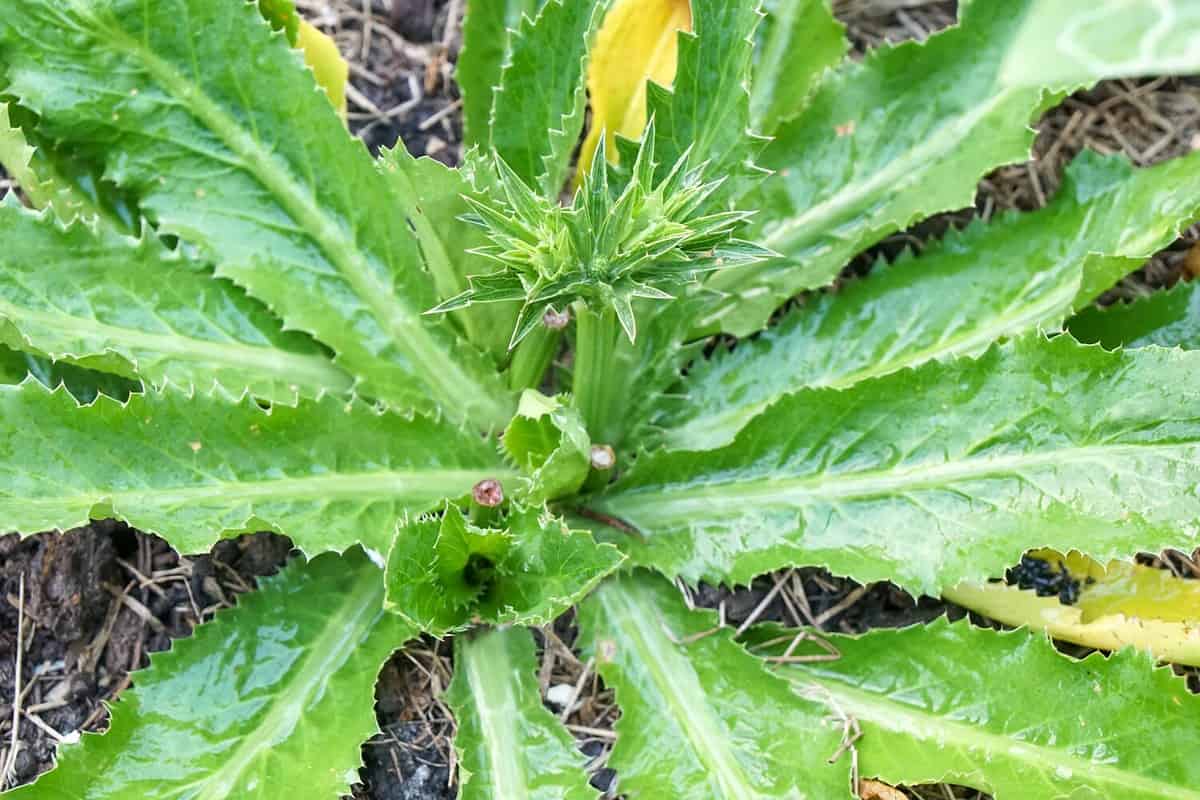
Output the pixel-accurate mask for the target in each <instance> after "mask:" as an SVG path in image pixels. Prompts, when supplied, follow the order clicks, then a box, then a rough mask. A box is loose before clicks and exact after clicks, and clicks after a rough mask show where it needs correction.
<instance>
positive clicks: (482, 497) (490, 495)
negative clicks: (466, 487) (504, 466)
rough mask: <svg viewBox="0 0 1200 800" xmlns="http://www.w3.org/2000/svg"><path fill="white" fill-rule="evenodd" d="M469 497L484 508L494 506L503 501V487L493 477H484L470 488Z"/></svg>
mask: <svg viewBox="0 0 1200 800" xmlns="http://www.w3.org/2000/svg"><path fill="white" fill-rule="evenodd" d="M471 497H472V498H474V499H475V502H476V503H478V504H479V505H481V506H484V507H486V508H495V507H496V506H498V505H500V504H501V503H503V502H504V487H502V486H501V485H500V481H498V480H496V479H495V478H484V479H483V480H481V481H480V482H479V483H477V484H475V486H474V487H473V488H472V489H471Z"/></svg>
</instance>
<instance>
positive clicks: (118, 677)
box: [0, 0, 1200, 800]
mask: <svg viewBox="0 0 1200 800" xmlns="http://www.w3.org/2000/svg"><path fill="white" fill-rule="evenodd" d="M299 5H300V7H301V9H302V10H303V11H304V12H305V13H306V14H307V15H308V16H309V18H310V19H312V20H313V21H314V22H315V23H316V24H318V25H319V26H320V27H322V28H323V29H324V30H326V31H328V32H330V33H331V34H332V35H334V37H335V38H336V40H337V42H338V44H339V47H340V49H341V51H342V52H343V53H344V54H346V55H347V57H348V58H349V59H350V61H351V63H352V75H351V78H352V90H351V92H350V96H349V104H350V108H349V122H350V126H351V129H352V130H353V131H354V132H355V133H356V134H357V135H359V136H361V137H362V138H363V139H364V141H365V142H366V143H367V144H368V146H369V147H370V148H371V149H372V151H378V150H379V149H380V148H384V147H392V146H394V145H395V144H396V142H397V141H401V140H402V141H403V142H404V143H405V144H406V145H407V147H408V149H409V150H410V151H412V152H413V153H414V154H417V155H429V156H432V157H434V158H437V159H439V160H441V161H443V162H444V163H447V164H455V163H457V162H458V160H459V159H460V158H461V149H462V144H461V142H462V122H461V113H460V101H459V95H458V89H457V87H456V85H455V84H454V82H453V79H452V76H453V68H454V62H455V60H456V59H457V56H458V50H459V48H460V46H461V33H460V25H459V23H460V20H461V16H462V10H463V6H464V2H463V1H462V0H390V2H389V1H388V0H372V1H371V2H370V3H368V5H367V8H369V10H370V13H369V14H368V15H364V5H363V3H362V2H360V1H359V0H329V1H328V2H319V3H318V2H304V0H302V1H301V2H300V3H299ZM834 7H835V10H836V12H837V13H838V15H839V16H840V17H841V18H842V19H843V21H845V22H846V23H847V24H848V25H849V28H850V34H851V38H852V41H853V45H854V53H855V54H856V55H861V54H862V53H863V52H865V51H866V50H867V49H869V48H870V47H875V46H878V45H880V44H881V43H884V42H895V41H899V40H903V39H910V38H922V39H923V38H925V37H927V36H928V35H929V34H930V33H932V32H934V31H936V30H939V29H941V28H943V27H945V26H946V25H948V24H951V23H952V22H953V20H954V16H955V12H956V3H955V2H945V1H942V2H918V1H917V0H835V2H834ZM1038 131H1039V133H1038V138H1037V142H1036V145H1035V155H1036V157H1035V159H1034V160H1032V161H1031V162H1029V163H1028V164H1020V165H1015V166H1011V167H1005V168H1002V169H999V170H997V171H996V172H994V173H992V174H991V175H989V176H987V178H985V179H984V180H983V181H982V182H981V183H980V186H979V193H978V197H977V201H976V204H975V207H974V208H973V209H967V210H965V211H962V212H956V213H952V214H942V215H938V216H936V217H934V218H932V219H930V220H927V221H924V222H922V223H921V224H919V225H918V226H916V227H915V228H914V229H912V230H910V231H905V232H903V233H899V234H896V235H894V236H891V237H889V238H888V239H887V240H885V241H884V242H881V243H880V244H879V245H877V246H876V247H874V248H871V250H870V251H868V252H867V253H865V254H864V255H862V256H860V257H859V258H857V259H855V261H854V262H853V263H852V264H851V265H850V266H849V267H848V268H847V271H846V273H845V274H844V276H843V279H844V280H853V279H855V278H856V277H858V276H861V275H863V274H865V273H866V272H868V271H869V270H870V268H871V266H872V265H873V264H874V263H875V260H876V259H877V258H878V257H879V256H883V257H886V258H894V257H895V256H896V255H898V253H899V252H900V251H901V250H902V249H903V248H905V247H913V248H915V249H918V250H919V249H920V248H921V247H922V246H923V244H924V243H925V242H927V241H929V240H930V239H932V238H936V237H939V236H941V235H942V234H943V233H944V232H945V231H946V230H947V228H948V227H949V226H951V225H955V226H958V225H962V224H965V222H966V221H967V220H969V219H970V218H971V217H972V216H975V215H982V216H985V217H986V216H990V215H991V214H993V213H995V212H996V211H997V210H999V209H1006V208H1021V209H1032V208H1036V207H1039V206H1041V205H1043V204H1044V203H1045V202H1046V198H1047V197H1049V196H1052V195H1053V192H1054V191H1055V189H1056V187H1057V185H1058V182H1059V180H1060V176H1061V171H1062V168H1063V166H1064V164H1065V163H1066V162H1067V161H1069V159H1070V157H1071V156H1073V155H1074V154H1075V153H1077V152H1078V151H1079V150H1080V149H1082V148H1083V147H1085V146H1086V147H1092V148H1094V149H1098V150H1101V151H1104V152H1124V153H1126V154H1127V155H1128V156H1129V157H1130V158H1131V159H1133V160H1134V162H1135V163H1137V164H1140V165H1145V164H1149V163H1153V162H1156V161H1159V160H1163V159H1166V158H1171V157H1175V156H1177V155H1181V154H1183V153H1185V152H1188V151H1190V150H1192V149H1196V148H1197V147H1200V80H1197V79H1154V80H1139V81H1113V82H1106V83H1104V84H1101V85H1100V86H1099V87H1097V88H1096V89H1095V90H1093V91H1091V92H1086V93H1080V94H1078V95H1076V96H1075V97H1072V98H1070V99H1068V100H1067V102H1066V103H1065V104H1064V105H1063V106H1061V107H1060V108H1057V109H1054V110H1053V111H1051V112H1049V113H1048V114H1047V115H1046V117H1045V118H1044V119H1043V120H1041V121H1040V123H1039V125H1038ZM3 180H4V177H3V175H0V181H3ZM1197 233H1198V232H1197V230H1196V229H1192V230H1190V231H1188V232H1187V234H1186V235H1185V236H1184V237H1182V238H1181V239H1180V240H1179V241H1178V242H1176V243H1175V244H1173V245H1172V246H1171V247H1169V248H1167V249H1166V250H1165V251H1164V252H1163V253H1161V254H1159V255H1158V256H1156V257H1155V258H1154V259H1152V260H1151V261H1150V263H1149V264H1148V265H1147V266H1146V267H1145V268H1144V269H1143V270H1141V271H1140V272H1139V273H1138V274H1137V275H1135V276H1133V277H1131V278H1130V279H1129V280H1127V281H1126V282H1124V283H1123V284H1122V286H1121V287H1119V288H1118V289H1116V290H1114V291H1113V292H1112V293H1110V294H1109V295H1108V297H1107V298H1106V300H1112V299H1116V298H1119V297H1127V296H1133V295H1137V294H1140V293H1144V292H1146V291H1149V290H1151V289H1153V288H1156V287H1161V286H1164V285H1169V284H1171V283H1173V282H1174V281H1176V280H1178V279H1179V278H1180V277H1181V276H1182V275H1185V274H1187V273H1188V272H1189V270H1190V269H1191V267H1190V266H1189V265H1191V264H1196V263H1200V258H1198V257H1197V256H1196V251H1193V249H1192V248H1193V245H1194V243H1195V242H1196V241H1197V239H1198V238H1200V236H1197ZM1189 254H1190V255H1189ZM290 552H291V545H290V542H289V541H288V540H287V539H285V538H283V537H279V536H274V535H270V534H259V535H254V536H244V537H240V538H238V539H235V540H229V541H225V542H221V543H220V544H218V545H217V546H216V547H214V548H213V550H212V552H210V553H208V554H203V555H197V556H187V557H181V556H179V555H178V554H176V553H175V552H174V551H173V550H171V549H170V548H169V547H168V546H167V545H166V544H165V543H164V542H163V541H161V540H160V539H158V538H156V537H153V536H147V535H144V534H142V533H139V532H137V531H134V530H132V529H130V528H128V527H126V526H124V525H121V524H119V523H115V522H111V521H104V522H96V523H93V524H92V525H89V526H87V527H84V528H81V529H78V530H76V531H72V532H70V533H69V534H66V535H58V534H40V535H37V536H31V537H28V538H26V539H24V540H20V539H18V538H17V537H16V535H8V536H3V537H0V590H2V592H3V595H4V597H3V600H2V601H0V703H5V702H6V701H5V700H4V698H9V702H10V701H11V697H12V686H13V677H14V676H13V662H14V654H15V650H16V638H17V618H18V613H17V609H18V607H19V606H20V593H21V584H22V582H23V583H24V615H23V624H24V630H25V642H24V647H23V648H22V650H23V661H24V668H23V670H22V679H23V680H22V683H23V685H26V686H28V687H29V688H28V694H27V695H26V696H25V699H24V706H25V708H26V710H27V711H28V712H29V714H30V715H31V716H34V717H36V718H37V720H38V721H39V722H40V723H42V725H38V724H37V723H33V724H24V725H22V727H21V730H20V740H21V743H22V747H21V751H20V753H19V755H18V757H17V761H16V775H15V778H16V780H17V782H24V781H28V780H30V779H31V778H32V777H34V776H35V775H36V774H37V773H39V772H41V771H43V770H45V769H48V768H49V767H50V766H51V764H52V758H53V752H54V745H55V742H56V741H57V739H59V738H62V737H67V738H70V737H71V736H72V735H73V732H75V731H79V730H101V729H103V728H104V727H105V725H106V724H107V712H106V710H105V708H104V706H103V705H102V701H103V700H106V699H110V698H112V697H113V696H115V695H116V694H117V693H118V692H120V691H121V690H122V689H123V688H125V687H126V686H128V685H129V683H130V671H131V670H133V669H137V668H138V667H141V666H144V665H145V664H146V663H147V653H149V652H153V651H155V650H161V649H164V648H166V647H169V646H170V642H171V640H172V639H173V638H177V637H180V636H186V635H188V634H189V633H190V632H191V630H192V628H193V627H194V626H195V625H196V624H198V623H199V622H202V621H205V620H207V619H209V618H210V617H211V616H212V615H213V614H214V613H216V612H217V611H218V610H220V609H222V608H227V607H230V606H231V605H232V604H233V603H235V602H236V597H237V595H238V594H240V593H242V592H245V591H249V590H252V589H253V586H254V583H255V579H256V578H257V577H259V576H263V575H268V574H271V573H273V572H274V571H276V570H278V569H279V567H280V566H281V565H282V564H283V563H284V562H285V561H286V560H287V558H288V556H289V554H290ZM1146 560H1148V561H1150V560H1153V559H1150V558H1149V557H1147V559H1146ZM1156 563H1158V565H1159V566H1163V567H1164V568H1171V569H1174V570H1176V571H1177V572H1178V573H1180V574H1192V575H1194V576H1200V567H1197V566H1196V563H1197V562H1196V559H1194V558H1193V559H1188V558H1186V557H1184V556H1181V555H1179V554H1169V555H1166V556H1164V557H1163V558H1162V559H1161V560H1158V561H1156ZM1189 565H1190V566H1189ZM998 577H999V576H998ZM22 579H23V580H22ZM693 600H694V601H695V602H696V603H697V604H699V605H703V606H707V607H712V608H717V607H720V606H722V605H723V606H724V611H725V615H726V619H727V620H728V621H730V622H732V623H735V624H740V623H742V622H744V621H746V620H747V619H755V620H763V621H765V620H780V621H784V622H787V623H790V624H815V625H816V626H817V627H819V628H822V629H824V630H829V631H843V632H859V631H863V630H867V629H869V628H875V627H888V626H899V625H906V624H911V623H914V622H920V621H926V620H929V619H932V618H934V617H936V616H938V615H939V614H942V613H950V614H951V615H954V616H959V615H961V614H963V613H964V612H963V611H962V610H961V609H957V608H954V607H952V606H948V605H947V604H944V603H942V602H941V601H939V600H936V599H932V598H920V599H919V600H914V599H913V598H912V597H910V596H909V595H908V594H906V593H905V592H903V591H901V590H899V589H897V588H895V587H894V586H891V585H889V584H877V585H873V586H869V587H862V586H859V585H858V584H855V583H854V582H852V581H847V580H844V579H839V578H835V577H833V576H830V575H829V574H828V573H825V572H824V571H822V570H817V569H795V570H786V571H783V572H780V573H778V574H776V575H770V576H764V577H763V578H760V579H758V580H756V581H755V582H754V583H753V585H752V586H751V587H748V588H744V589H740V590H738V591H729V590H727V589H723V588H714V587H709V586H701V587H699V588H698V589H696V590H695V591H694V593H693ZM979 621H980V622H985V621H983V620H979ZM537 635H538V636H539V639H540V642H541V644H542V645H543V646H542V666H541V672H540V675H539V678H540V681H541V684H542V689H543V692H544V691H545V690H546V689H548V688H549V687H550V686H552V685H556V684H560V683H569V684H570V685H575V684H576V683H577V682H579V681H580V680H581V679H582V680H583V685H584V687H585V690H584V692H583V693H582V694H581V698H580V703H579V706H578V707H577V708H576V709H574V710H573V711H572V713H571V714H570V715H569V717H568V720H567V722H568V724H569V725H570V726H571V729H572V731H573V732H574V733H575V735H576V737H577V739H578V741H579V743H580V747H581V749H582V750H583V751H584V752H585V753H586V754H587V755H588V756H589V757H590V758H591V759H592V762H591V767H590V769H591V771H592V776H593V784H594V785H595V786H597V787H598V788H600V789H601V790H604V791H605V792H606V796H613V795H612V785H611V784H612V779H613V775H612V772H611V771H610V770H607V769H605V768H604V767H603V761H604V756H605V754H606V752H607V749H608V748H609V747H610V746H611V744H612V740H613V737H612V734H611V730H612V725H613V723H614V722H615V720H616V719H617V717H618V716H619V710H618V709H617V707H616V705H615V703H614V701H613V698H612V693H611V692H610V691H609V690H607V689H605V687H604V686H603V684H602V682H601V681H599V679H598V678H597V677H596V676H595V675H594V673H590V672H588V674H587V675H584V672H585V670H586V667H585V665H584V664H583V663H582V662H581V661H580V659H579V658H578V656H577V654H576V652H575V651H574V650H573V647H572V645H573V643H574V639H575V635H576V631H575V628H574V623H573V617H572V615H571V614H568V615H566V616H565V617H564V618H563V619H561V620H559V621H558V622H557V623H556V624H555V625H554V626H553V627H552V628H551V629H548V630H546V631H541V632H538V634H537ZM451 669H452V664H451V659H450V648H449V646H448V645H447V644H445V643H437V642H433V641H423V642H420V643H418V644H417V645H413V646H410V647H408V648H406V649H405V650H404V651H403V652H399V653H397V654H395V655H394V656H393V658H392V659H391V660H390V661H389V662H388V664H387V665H386V666H385V667H384V669H383V670H382V672H381V674H380V677H379V682H378V685H377V688H376V700H377V712H378V717H379V723H380V728H381V731H382V732H381V733H380V734H378V735H376V736H375V737H373V738H372V739H371V740H370V741H369V742H367V743H366V744H365V745H364V747H363V759H364V763H365V766H364V768H363V769H362V771H361V773H360V778H361V783H360V784H358V785H357V786H355V787H354V790H353V798H354V800H434V799H435V798H437V799H438V800H441V799H442V798H446V799H448V798H452V797H453V796H454V789H455V781H456V765H455V761H454V756H453V749H452V747H451V737H452V735H453V730H454V726H453V721H452V718H451V715H450V714H449V712H448V710H447V709H446V707H445V706H444V705H443V704H442V702H441V700H440V695H441V693H442V691H443V690H444V689H445V687H446V685H447V684H448V683H449V680H450V675H451ZM1193 682H1194V685H1195V677H1194V676H1193ZM1197 688H1200V687H1197ZM552 708H553V707H552ZM553 710H554V711H556V712H557V711H559V709H557V708H553ZM10 716H11V707H10V706H8V705H5V704H0V753H2V752H3V747H4V743H6V742H7V735H8V719H9V718H10ZM905 791H906V793H908V794H909V796H911V797H922V798H930V800H933V799H934V798H936V799H937V800H946V798H948V797H949V798H955V797H957V798H971V800H982V798H983V797H984V796H983V795H981V794H978V793H976V792H973V791H970V790H965V789H960V788H958V787H949V786H942V785H938V786H929V787H915V788H913V789H905Z"/></svg>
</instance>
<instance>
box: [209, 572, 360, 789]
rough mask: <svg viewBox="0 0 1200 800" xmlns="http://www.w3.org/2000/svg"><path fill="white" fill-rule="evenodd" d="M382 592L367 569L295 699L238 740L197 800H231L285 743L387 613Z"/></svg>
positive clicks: (321, 642) (307, 663)
mask: <svg viewBox="0 0 1200 800" xmlns="http://www.w3.org/2000/svg"><path fill="white" fill-rule="evenodd" d="M383 592H384V586H383V577H382V575H381V574H380V572H379V570H378V569H376V568H375V567H374V566H372V565H370V564H365V565H364V566H363V567H362V568H361V576H360V577H359V578H358V580H357V581H356V583H355V586H354V589H353V590H352V591H351V592H349V593H347V594H344V595H342V597H343V598H344V601H343V604H342V608H341V609H339V611H338V612H337V613H336V614H334V615H332V616H330V617H329V619H328V621H327V622H326V624H325V626H324V627H325V630H324V631H323V632H322V633H321V635H320V636H319V637H318V638H317V640H316V641H315V642H313V643H312V645H311V646H310V647H309V649H308V654H307V655H306V656H305V657H304V659H303V661H302V662H301V666H300V669H299V671H298V672H297V673H296V676H295V678H294V679H293V680H292V681H289V682H288V683H289V685H292V686H294V687H295V688H294V690H293V691H292V692H290V694H292V695H293V698H292V699H291V700H290V701H284V702H276V703H274V704H273V705H272V708H271V710H270V711H269V712H268V713H267V714H266V716H264V717H263V718H262V721H261V722H260V723H259V724H258V725H257V726H255V729H254V730H252V731H247V732H246V733H245V735H243V736H242V737H240V738H239V739H238V741H237V745H236V746H235V747H234V748H233V750H232V751H230V752H228V753H225V754H224V760H223V762H222V764H221V766H220V767H219V768H218V769H217V770H216V771H215V772H213V774H212V776H211V777H209V778H208V779H207V780H206V781H205V784H204V787H203V789H202V790H201V791H200V793H199V794H197V795H196V796H195V800H225V798H228V797H231V796H233V792H234V790H235V789H236V788H237V786H238V785H239V784H238V781H239V780H240V779H241V777H242V775H243V774H244V773H245V771H246V768H247V767H248V766H249V765H250V764H251V763H252V762H253V761H254V760H255V758H256V757H257V756H259V755H260V754H261V753H262V751H263V750H266V749H268V748H271V747H274V746H275V745H277V744H278V743H279V742H281V741H283V740H284V739H286V737H287V736H288V734H289V733H290V732H291V731H292V730H293V729H294V728H295V726H296V723H297V722H298V721H299V719H300V717H301V715H302V714H303V713H304V711H305V709H306V708H307V707H308V705H309V701H310V700H311V699H312V698H313V697H314V696H315V695H317V694H318V693H320V691H321V690H322V687H323V686H324V685H325V684H326V683H328V682H329V681H330V680H332V679H333V677H334V675H335V674H336V673H337V671H338V670H339V669H340V668H341V667H342V666H343V665H344V664H345V663H346V661H348V660H349V659H350V657H351V656H352V655H353V654H354V651H355V648H356V646H357V645H358V644H359V643H360V642H361V641H362V640H363V639H364V638H365V637H366V636H367V634H368V633H369V631H370V628H371V626H373V625H374V623H375V621H376V620H377V619H378V618H379V616H380V615H381V614H383V613H384V612H383ZM326 599H327V600H329V599H333V598H326Z"/></svg>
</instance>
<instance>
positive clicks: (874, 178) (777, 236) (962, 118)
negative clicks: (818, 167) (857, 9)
mask: <svg viewBox="0 0 1200 800" xmlns="http://www.w3.org/2000/svg"><path fill="white" fill-rule="evenodd" d="M993 89H994V94H993V95H992V96H991V98H990V99H988V100H987V101H985V102H984V103H981V104H980V105H979V106H976V107H975V108H972V109H971V110H969V111H968V112H966V113H964V114H961V115H959V116H956V117H953V118H951V119H950V120H947V121H946V122H944V123H942V124H941V125H939V126H938V127H937V130H936V132H934V133H933V134H932V135H930V136H927V137H926V138H925V139H924V140H923V141H922V142H921V144H919V145H917V146H916V147H914V148H912V149H911V150H909V151H907V152H906V153H905V154H904V156H903V157H901V158H896V159H893V160H892V161H890V162H889V163H888V165H887V166H886V167H884V168H883V169H881V170H876V171H874V172H871V173H869V174H868V175H866V176H865V177H864V178H862V179H860V180H858V181H856V182H853V183H850V184H847V185H846V186H845V187H843V188H842V189H840V190H839V191H837V192H836V193H835V194H834V195H833V196H832V197H830V198H829V199H827V200H825V201H823V202H820V203H818V204H816V205H814V206H811V207H810V208H808V209H807V210H805V211H804V212H802V213H800V214H797V215H796V216H795V217H792V218H791V219H789V220H787V221H786V222H784V223H783V224H781V225H779V226H777V227H775V228H774V229H772V230H770V231H769V232H768V233H767V236H766V238H765V240H764V241H763V244H764V245H765V246H767V247H769V248H771V249H773V250H779V251H781V252H785V253H786V252H787V251H789V250H793V249H794V248H796V247H797V246H798V243H802V242H804V241H805V240H806V239H808V238H811V237H812V236H814V234H813V233H812V231H816V232H817V233H816V234H815V235H823V233H824V232H825V231H830V230H831V229H832V228H833V221H834V220H836V219H838V218H840V216H841V215H842V214H843V212H845V211H846V210H848V209H853V208H856V207H857V206H858V205H859V204H860V203H862V202H864V201H866V200H868V199H870V198H872V197H874V196H876V195H884V196H889V197H890V196H893V195H895V194H896V191H895V187H896V186H908V185H910V184H912V183H915V182H916V181H917V180H919V179H920V177H921V176H923V175H924V174H925V172H926V171H927V169H928V165H929V164H930V163H941V162H940V161H936V162H935V158H936V157H937V156H939V155H942V154H944V153H947V152H949V151H950V150H952V149H953V148H954V147H955V146H957V145H958V144H959V143H961V142H962V140H963V139H964V138H965V137H966V136H967V134H969V133H970V132H971V131H972V130H974V128H975V126H976V125H977V124H978V123H979V122H980V121H981V120H982V119H983V118H984V117H986V116H987V115H988V114H990V113H991V112H992V111H993V110H995V109H996V108H997V107H999V106H1000V105H1002V104H1003V103H1004V102H1005V101H1007V100H1008V99H1009V98H1011V97H1012V96H1013V95H1015V94H1017V93H1018V90H1017V89H1002V88H998V87H993ZM914 162H915V163H916V164H918V165H926V168H924V169H921V168H914V166H913V164H914ZM885 190H886V191H885ZM866 221H867V220H864V222H866ZM830 235H833V234H830Z"/></svg>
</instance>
